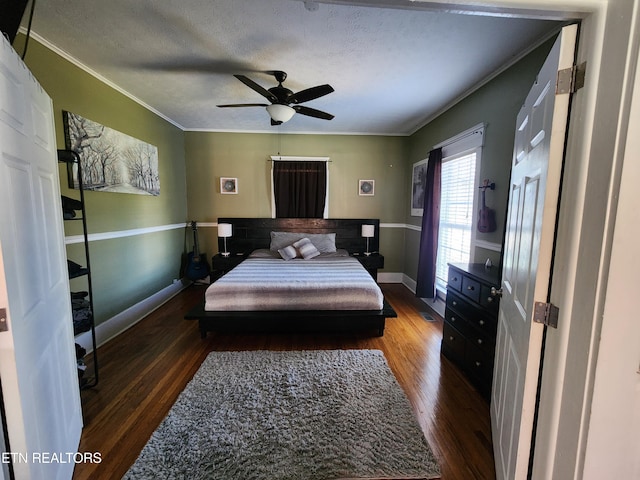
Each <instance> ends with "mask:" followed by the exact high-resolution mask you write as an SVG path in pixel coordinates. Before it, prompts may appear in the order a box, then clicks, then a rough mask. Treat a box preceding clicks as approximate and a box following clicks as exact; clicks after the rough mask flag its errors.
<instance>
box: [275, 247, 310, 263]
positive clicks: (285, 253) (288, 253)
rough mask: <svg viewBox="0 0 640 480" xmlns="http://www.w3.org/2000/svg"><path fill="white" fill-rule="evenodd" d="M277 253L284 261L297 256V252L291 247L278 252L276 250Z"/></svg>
mask: <svg viewBox="0 0 640 480" xmlns="http://www.w3.org/2000/svg"><path fill="white" fill-rule="evenodd" d="M312 246H313V245H312ZM278 253H279V254H280V256H281V257H282V258H284V259H285V260H292V259H294V258H296V257H297V256H298V252H297V250H296V249H295V248H294V247H293V246H291V245H289V246H287V247H284V248H281V249H280V250H278Z"/></svg>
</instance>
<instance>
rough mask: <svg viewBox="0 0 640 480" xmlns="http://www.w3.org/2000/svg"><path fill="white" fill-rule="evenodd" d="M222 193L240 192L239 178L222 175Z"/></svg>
mask: <svg viewBox="0 0 640 480" xmlns="http://www.w3.org/2000/svg"><path fill="white" fill-rule="evenodd" d="M220 193H223V194H233V193H238V179H237V178H229V177H220Z"/></svg>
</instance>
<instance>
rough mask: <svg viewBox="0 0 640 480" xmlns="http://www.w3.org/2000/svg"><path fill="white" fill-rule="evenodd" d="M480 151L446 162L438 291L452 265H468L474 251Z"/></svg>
mask: <svg viewBox="0 0 640 480" xmlns="http://www.w3.org/2000/svg"><path fill="white" fill-rule="evenodd" d="M476 157H477V155H476V151H473V152H471V153H468V152H467V153H466V154H462V155H458V156H455V155H454V156H450V157H448V158H445V159H443V161H442V178H441V204H440V228H439V234H438V254H437V260H436V288H438V289H441V290H444V289H445V288H446V285H447V278H448V271H449V269H448V266H447V264H448V263H456V262H468V261H469V258H470V251H471V234H472V226H473V225H472V222H473V201H474V195H475V188H474V186H475V176H476Z"/></svg>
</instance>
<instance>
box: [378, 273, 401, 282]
mask: <svg viewBox="0 0 640 480" xmlns="http://www.w3.org/2000/svg"><path fill="white" fill-rule="evenodd" d="M378 283H402V273H396V272H378Z"/></svg>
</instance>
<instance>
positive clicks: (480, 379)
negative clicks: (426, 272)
mask: <svg viewBox="0 0 640 480" xmlns="http://www.w3.org/2000/svg"><path fill="white" fill-rule="evenodd" d="M448 282H449V283H448V285H447V307H446V310H445V318H444V327H443V331H442V349H441V353H442V355H444V356H445V357H447V358H448V359H449V360H451V361H452V362H453V363H455V364H456V365H457V366H458V367H459V368H460V369H461V370H462V372H463V373H464V374H465V376H466V377H467V378H468V379H469V381H470V382H471V383H472V384H473V385H474V386H475V387H476V388H477V389H478V391H480V393H481V394H482V395H483V396H484V397H485V398H486V399H487V401H489V400H490V398H491V381H492V375H493V357H494V352H495V344H496V328H497V324H498V303H499V300H498V297H494V296H493V295H492V294H491V287H495V288H496V289H498V288H500V274H499V271H498V268H496V267H490V268H486V267H485V266H484V264H481V263H469V264H466V263H465V264H449V280H448Z"/></svg>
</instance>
